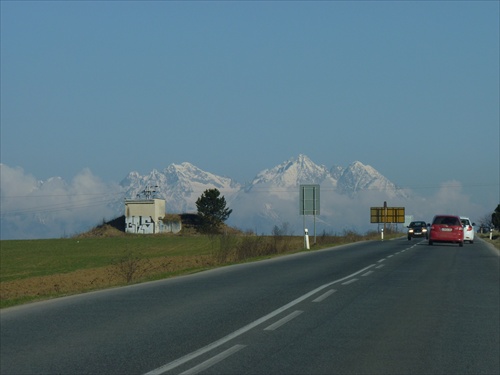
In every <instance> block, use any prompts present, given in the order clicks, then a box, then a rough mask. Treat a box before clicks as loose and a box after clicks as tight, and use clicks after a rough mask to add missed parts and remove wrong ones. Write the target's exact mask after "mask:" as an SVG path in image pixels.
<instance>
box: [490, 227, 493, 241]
mask: <svg viewBox="0 0 500 375" xmlns="http://www.w3.org/2000/svg"><path fill="white" fill-rule="evenodd" d="M492 239H493V228H490V240H492Z"/></svg>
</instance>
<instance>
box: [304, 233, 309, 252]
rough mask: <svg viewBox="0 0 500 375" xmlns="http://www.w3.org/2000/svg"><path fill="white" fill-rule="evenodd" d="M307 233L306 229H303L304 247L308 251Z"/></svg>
mask: <svg viewBox="0 0 500 375" xmlns="http://www.w3.org/2000/svg"><path fill="white" fill-rule="evenodd" d="M308 233H309V231H308V230H307V228H306V229H304V247H305V248H306V249H307V250H309V234H308Z"/></svg>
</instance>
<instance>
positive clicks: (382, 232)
mask: <svg viewBox="0 0 500 375" xmlns="http://www.w3.org/2000/svg"><path fill="white" fill-rule="evenodd" d="M380 237H381V238H382V241H383V240H384V228H382V229H380Z"/></svg>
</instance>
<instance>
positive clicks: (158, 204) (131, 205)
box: [125, 198, 181, 234]
mask: <svg viewBox="0 0 500 375" xmlns="http://www.w3.org/2000/svg"><path fill="white" fill-rule="evenodd" d="M164 218H165V200H164V199H155V198H154V199H126V200H125V232H127V233H141V234H155V233H166V232H172V233H177V232H179V231H180V230H181V224H180V222H173V221H169V222H165V221H164Z"/></svg>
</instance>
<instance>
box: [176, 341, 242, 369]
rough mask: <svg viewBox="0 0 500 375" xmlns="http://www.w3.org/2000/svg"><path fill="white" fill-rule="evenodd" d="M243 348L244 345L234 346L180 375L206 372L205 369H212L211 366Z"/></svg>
mask: <svg viewBox="0 0 500 375" xmlns="http://www.w3.org/2000/svg"><path fill="white" fill-rule="evenodd" d="M245 346H246V345H235V346H233V347H232V348H229V349H227V350H225V351H223V352H222V353H219V354H217V355H216V356H214V357H212V358H210V359H207V360H206V361H205V362H202V363H200V364H199V365H197V366H195V367H193V368H190V369H189V370H186V371H184V372H182V373H181V374H180V375H194V374H197V373H199V372H201V371H203V370H206V369H207V368H209V367H212V366H213V365H215V364H216V363H218V362H220V361H222V360H223V359H226V358H227V357H229V356H230V355H233V354H234V353H236V352H238V351H240V350H241V349H243V348H244V347H245Z"/></svg>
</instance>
